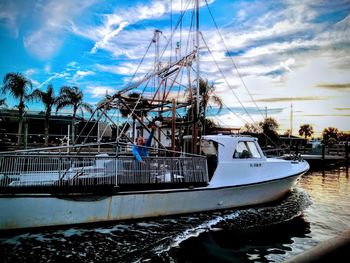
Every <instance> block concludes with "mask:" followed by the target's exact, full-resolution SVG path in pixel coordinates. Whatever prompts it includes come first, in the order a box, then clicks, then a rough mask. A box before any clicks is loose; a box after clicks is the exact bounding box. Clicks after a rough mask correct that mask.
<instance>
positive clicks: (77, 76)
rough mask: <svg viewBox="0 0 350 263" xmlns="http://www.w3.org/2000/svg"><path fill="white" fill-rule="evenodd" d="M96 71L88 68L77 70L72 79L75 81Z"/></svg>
mask: <svg viewBox="0 0 350 263" xmlns="http://www.w3.org/2000/svg"><path fill="white" fill-rule="evenodd" d="M95 74H96V73H95V72H93V71H90V70H87V71H83V70H78V71H77V72H76V73H75V75H74V76H73V81H77V80H78V79H82V78H84V77H86V76H91V75H95Z"/></svg>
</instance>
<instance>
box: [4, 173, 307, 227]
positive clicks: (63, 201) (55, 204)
mask: <svg viewBox="0 0 350 263" xmlns="http://www.w3.org/2000/svg"><path fill="white" fill-rule="evenodd" d="M299 176H300V174H297V175H292V176H288V177H285V178H280V179H276V180H271V181H267V182H261V183H254V184H248V185H241V186H229V187H217V188H213V187H210V186H208V187H202V188H194V189H168V190H152V191H132V192H120V193H116V194H114V195H111V196H106V197H102V196H96V198H95V197H93V196H90V197H87V196H86V195H85V196H84V195H70V196H67V195H66V196H61V197H60V198H58V197H55V196H53V195H50V194H23V195H18V194H17V195H15V196H11V195H6V196H1V197H0V211H1V214H0V230H9V229H21V228H33V227H44V226H57V225H72V224H85V223H93V222H103V221H115V220H125V219H136V218H146V217H157V216H167V215H174V214H184V213H193V212H199V211H210V210H219V209H226V208H235V207H242V206H251V205H258V204H262V203H266V202H271V201H274V200H277V199H279V198H281V197H282V196H283V195H285V194H286V193H287V192H288V191H289V190H290V189H291V188H292V187H293V185H294V184H295V183H296V181H297V179H298V177H299Z"/></svg>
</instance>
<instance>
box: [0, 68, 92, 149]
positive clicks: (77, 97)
mask: <svg viewBox="0 0 350 263" xmlns="http://www.w3.org/2000/svg"><path fill="white" fill-rule="evenodd" d="M32 89H33V84H32V82H31V80H29V79H28V78H26V77H25V76H24V75H23V74H21V73H7V74H6V75H5V77H4V79H3V85H2V87H1V93H2V94H3V95H5V94H9V95H10V96H12V97H13V98H14V99H15V100H17V101H18V104H17V105H16V106H15V108H17V109H18V132H17V145H18V146H20V145H21V144H22V129H23V122H24V119H25V113H26V108H27V103H28V102H38V101H40V102H41V103H42V104H43V105H44V107H45V145H46V146H47V145H48V139H49V123H50V118H51V114H52V111H53V110H54V108H55V107H56V113H57V112H58V111H59V110H61V109H63V108H66V107H70V108H72V141H73V142H74V140H75V124H76V116H77V112H78V111H81V113H82V114H83V110H86V111H88V112H89V113H92V112H93V106H92V105H90V104H89V103H86V102H84V94H83V92H82V91H81V90H80V89H79V87H76V86H73V87H69V86H63V87H61V88H60V91H59V94H58V95H55V91H54V89H53V86H52V85H51V84H50V85H48V86H47V88H46V91H42V90H40V89H35V90H32ZM0 106H7V105H6V101H5V99H1V100H0Z"/></svg>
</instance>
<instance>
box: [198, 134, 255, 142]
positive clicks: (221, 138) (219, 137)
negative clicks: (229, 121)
mask: <svg viewBox="0 0 350 263" xmlns="http://www.w3.org/2000/svg"><path fill="white" fill-rule="evenodd" d="M202 139H205V140H211V141H215V142H218V143H221V144H226V143H228V142H230V143H232V142H235V141H250V142H253V141H257V140H258V139H257V138H255V137H250V136H245V135H222V134H217V135H204V136H203V137H202Z"/></svg>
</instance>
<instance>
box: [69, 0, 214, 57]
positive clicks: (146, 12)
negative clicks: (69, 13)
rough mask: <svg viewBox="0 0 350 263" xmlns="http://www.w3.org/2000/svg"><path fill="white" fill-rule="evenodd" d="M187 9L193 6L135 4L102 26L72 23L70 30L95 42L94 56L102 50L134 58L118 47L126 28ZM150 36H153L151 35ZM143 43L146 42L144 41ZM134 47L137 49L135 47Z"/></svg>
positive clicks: (179, 0)
mask: <svg viewBox="0 0 350 263" xmlns="http://www.w3.org/2000/svg"><path fill="white" fill-rule="evenodd" d="M214 1H215V0H210V1H207V3H208V4H209V5H210V4H212V3H213V2H214ZM188 3H189V2H188ZM204 5H206V3H205V2H204V1H201V2H200V6H204ZM186 8H188V9H190V8H193V5H189V4H186V3H185V2H183V1H182V0H174V1H162V0H154V1H151V3H149V4H135V5H134V6H132V7H128V8H117V9H116V11H115V12H114V13H111V14H105V15H103V16H102V17H103V20H102V24H101V25H100V26H86V25H81V26H77V25H76V24H75V23H73V22H72V23H71V25H70V29H71V31H72V32H73V33H75V34H77V35H79V36H82V37H85V38H88V39H90V40H93V41H94V42H95V44H94V46H93V48H92V49H91V50H90V52H91V53H92V54H95V53H96V52H97V51H98V50H100V49H102V50H107V51H109V52H111V53H112V54H113V55H127V56H128V57H129V56H132V54H128V52H127V51H125V50H120V47H118V46H119V45H118V43H120V42H119V37H120V35H121V32H123V31H124V29H125V28H128V26H132V25H135V24H137V23H138V22H140V21H144V20H150V19H153V20H157V19H160V18H162V17H164V15H165V14H167V13H169V12H170V11H172V12H173V13H176V12H180V11H184V10H185V9H186ZM143 28H145V26H143ZM148 31H153V30H148ZM128 33H129V32H128ZM117 36H118V38H117ZM148 36H151V34H149V35H148ZM127 38H128V40H129V41H131V42H133V43H136V42H135V41H134V39H135V38H133V37H132V36H130V35H129V34H128V36H127ZM144 39H145V38H144ZM148 40H149V38H148ZM142 42H144V40H143V41H142ZM111 46H112V48H111ZM127 47H129V48H127V49H130V43H128V44H127ZM133 47H134V48H135V46H133ZM113 50H117V51H113Z"/></svg>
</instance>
